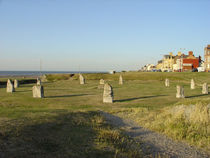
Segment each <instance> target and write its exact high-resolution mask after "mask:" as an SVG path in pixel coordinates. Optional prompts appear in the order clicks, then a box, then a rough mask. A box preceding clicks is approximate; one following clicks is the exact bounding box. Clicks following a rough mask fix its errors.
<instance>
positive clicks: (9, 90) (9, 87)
mask: <svg viewBox="0 0 210 158" xmlns="http://www.w3.org/2000/svg"><path fill="white" fill-rule="evenodd" d="M12 92H15V88H14V85H13V83H12V81H11V80H10V79H8V80H7V93H12Z"/></svg>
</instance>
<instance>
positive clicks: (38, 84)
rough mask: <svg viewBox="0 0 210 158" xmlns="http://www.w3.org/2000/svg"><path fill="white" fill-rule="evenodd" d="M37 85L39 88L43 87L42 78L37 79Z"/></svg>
mask: <svg viewBox="0 0 210 158" xmlns="http://www.w3.org/2000/svg"><path fill="white" fill-rule="evenodd" d="M36 85H37V86H41V85H42V81H41V79H40V78H37V82H36Z"/></svg>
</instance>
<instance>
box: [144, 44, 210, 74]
mask: <svg viewBox="0 0 210 158" xmlns="http://www.w3.org/2000/svg"><path fill="white" fill-rule="evenodd" d="M141 70H142V71H162V72H166V71H167V72H185V71H200V72H201V71H207V72H209V71H210V45H208V46H207V47H205V49H204V60H202V59H201V56H198V57H195V56H194V53H193V51H189V52H188V54H187V55H185V54H183V53H182V52H178V53H177V55H174V54H173V53H172V52H171V53H169V54H168V55H164V56H163V59H162V60H159V61H158V63H157V65H153V64H147V65H145V66H144V67H142V69H141Z"/></svg>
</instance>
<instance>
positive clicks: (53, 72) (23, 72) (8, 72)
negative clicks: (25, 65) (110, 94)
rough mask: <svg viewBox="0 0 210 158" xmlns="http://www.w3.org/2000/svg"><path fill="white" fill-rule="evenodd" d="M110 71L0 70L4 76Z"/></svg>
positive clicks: (0, 74)
mask: <svg viewBox="0 0 210 158" xmlns="http://www.w3.org/2000/svg"><path fill="white" fill-rule="evenodd" d="M75 73H108V72H106V71H81V72H79V71H41V72H40V71H0V77H3V76H41V75H44V74H75Z"/></svg>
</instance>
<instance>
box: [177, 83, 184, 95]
mask: <svg viewBox="0 0 210 158" xmlns="http://www.w3.org/2000/svg"><path fill="white" fill-rule="evenodd" d="M176 89H177V93H176V98H185V96H184V87H183V86H179V85H177V86H176Z"/></svg>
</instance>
